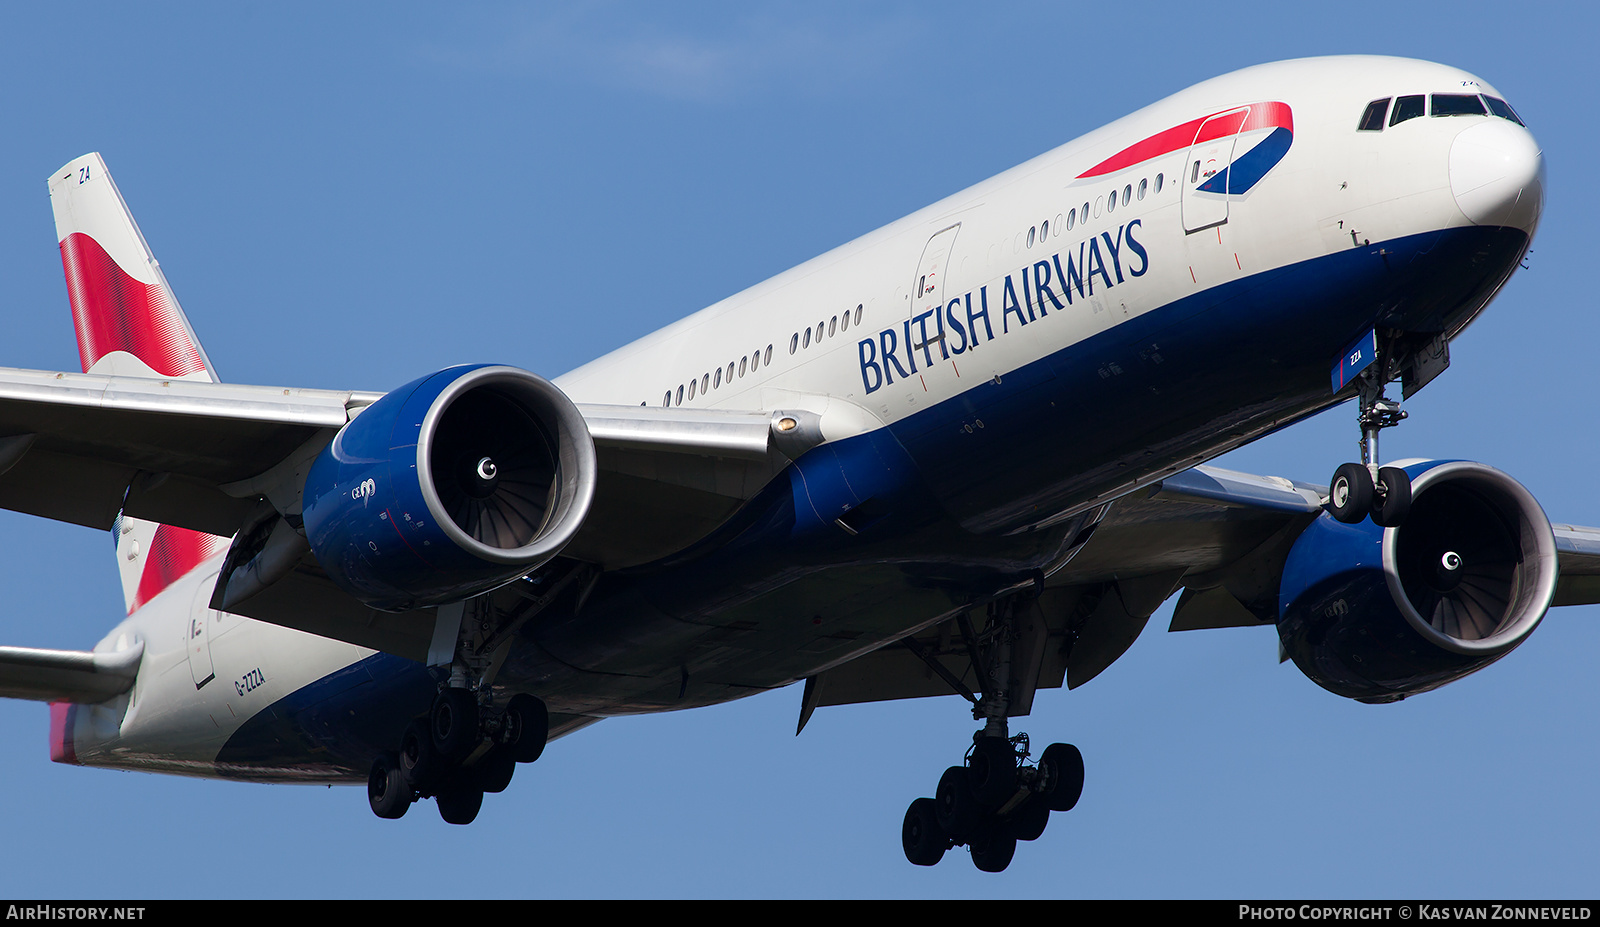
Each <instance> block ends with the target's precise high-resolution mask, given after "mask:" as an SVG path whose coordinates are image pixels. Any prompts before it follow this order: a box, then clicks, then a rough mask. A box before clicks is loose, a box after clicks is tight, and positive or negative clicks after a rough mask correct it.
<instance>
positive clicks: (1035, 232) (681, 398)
mask: <svg viewBox="0 0 1600 927" xmlns="http://www.w3.org/2000/svg"><path fill="white" fill-rule="evenodd" d="M1435 96H1441V94H1435ZM1379 102H1381V103H1383V104H1384V105H1385V106H1387V105H1388V103H1389V101H1388V100H1381V101H1379ZM1374 105H1376V104H1374ZM1502 105H1504V104H1502ZM1508 109H1509V108H1508ZM1512 118H1515V117H1512ZM1380 120H1381V114H1380ZM1165 185H1166V175H1165V174H1157V175H1156V178H1155V189H1154V190H1151V188H1150V178H1148V177H1145V178H1142V179H1141V180H1140V181H1139V186H1138V188H1137V190H1136V189H1135V188H1134V186H1133V184H1131V183H1130V184H1125V185H1124V186H1123V188H1122V189H1121V190H1120V191H1118V190H1116V189H1112V191H1111V192H1110V193H1109V194H1108V195H1107V196H1106V198H1105V200H1104V203H1105V208H1106V212H1107V213H1111V212H1115V211H1116V208H1117V200H1118V199H1121V201H1122V205H1123V206H1127V205H1128V204H1129V203H1130V202H1132V201H1133V200H1134V199H1135V198H1138V199H1141V200H1142V199H1144V198H1145V195H1146V194H1147V193H1152V194H1154V193H1160V192H1161V189H1162V187H1163V186H1165ZM1100 203H1101V201H1099V200H1097V201H1096V202H1095V207H1096V209H1097V210H1098V208H1099V206H1100ZM1080 216H1081V218H1080ZM1080 221H1082V222H1087V221H1089V204H1088V203H1084V204H1083V205H1082V206H1077V207H1073V208H1072V209H1070V210H1068V211H1067V216H1066V220H1065V227H1064V228H1065V230H1070V229H1071V228H1072V227H1073V226H1074V225H1077V224H1078V223H1079V222H1080ZM1062 222H1063V220H1062V218H1061V216H1059V215H1058V216H1056V229H1057V231H1056V234H1057V235H1059V234H1061V233H1062V231H1063V225H1062ZM1048 237H1050V220H1048V219H1046V220H1045V221H1043V222H1041V223H1039V224H1038V225H1036V226H1033V227H1032V228H1030V229H1028V247H1029V248H1032V247H1033V243H1034V242H1035V241H1040V242H1043V241H1044V240H1045V239H1046V238H1048ZM920 285H921V286H926V285H927V278H926V277H924V278H923V280H922V282H921V284H920ZM862 310H863V305H862V304H860V303H857V304H856V308H855V310H854V311H853V312H852V311H851V310H846V311H845V312H843V313H841V314H839V315H836V316H834V317H833V318H831V319H828V320H827V321H823V322H818V323H817V324H816V327H815V328H812V327H809V326H808V327H807V328H806V329H805V330H803V331H798V332H795V333H794V334H792V335H790V336H789V353H790V354H795V353H798V352H799V351H802V350H804V349H806V348H809V347H811V344H812V342H816V343H817V344H821V343H822V339H823V337H824V336H826V337H830V338H831V337H833V336H834V335H836V334H838V333H840V332H844V331H848V330H849V329H850V326H851V324H852V323H854V324H856V325H860V324H861V313H862ZM852 316H853V318H852ZM763 361H764V362H765V363H768V364H770V363H772V345H770V344H769V345H767V349H766V352H765V355H763V352H761V351H759V350H758V351H756V352H755V353H753V354H751V355H749V356H748V357H741V358H739V360H738V362H737V363H738V372H737V374H735V370H734V362H732V361H730V362H729V363H728V368H727V371H728V372H727V375H726V376H724V375H723V372H722V368H721V367H718V368H717V369H716V371H714V372H712V373H707V374H703V375H702V376H701V377H700V378H699V379H698V380H690V381H689V382H688V384H686V385H680V386H679V387H678V389H677V394H676V395H674V394H673V391H672V390H667V393H666V395H665V396H663V397H662V398H661V404H662V405H663V406H672V405H680V406H681V405H683V404H684V403H685V402H687V401H689V400H691V399H693V398H694V397H695V393H696V387H697V386H698V391H699V393H700V394H702V395H704V394H705V393H709V392H711V391H712V390H714V389H717V388H719V387H721V386H722V382H723V380H727V382H729V383H732V382H733V380H734V377H735V376H736V375H737V376H739V377H743V376H744V375H745V372H746V370H748V371H750V372H752V373H753V372H755V370H756V369H757V368H759V367H760V366H761V364H762V363H763ZM747 362H748V364H747Z"/></svg>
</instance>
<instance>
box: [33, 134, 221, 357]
mask: <svg viewBox="0 0 1600 927" xmlns="http://www.w3.org/2000/svg"><path fill="white" fill-rule="evenodd" d="M50 205H51V208H52V209H54V210H55V215H56V239H57V241H59V242H60V244H61V266H62V268H63V269H64V270H65V271H66V274H67V296H68V298H69V299H70V300H71V302H72V321H73V324H74V325H75V326H76V327H77V331H78V354H79V356H80V358H81V359H82V361H83V369H84V371H85V372H90V371H92V372H94V373H105V374H113V375H122V376H148V377H161V378H163V379H185V380H211V381H215V380H216V377H215V376H213V375H212V372H211V363H210V361H209V360H207V358H206V355H205V351H204V350H203V349H202V348H201V347H200V341H199V339H197V338H196V337H195V336H194V330H193V329H191V328H190V327H189V320H188V319H187V318H185V317H184V314H183V309H182V308H181V307H180V306H179V305H178V299H177V297H176V296H174V295H173V293H172V288H171V287H170V286H168V285H167V280H166V277H165V276H163V275H162V273H161V265H160V264H158V263H157V262H156V259H155V255H154V254H152V253H151V251H150V246H149V245H148V244H146V242H145V240H144V235H143V234H142V233H141V232H140V231H139V225H138V223H136V222H134V221H133V214H132V213H130V212H129V211H128V206H127V204H126V203H124V202H123V200H122V193H121V192H120V191H118V190H117V185H116V183H115V182H114V181H113V180H112V179H111V173H110V172H109V171H107V170H106V164H105V161H103V160H101V158H100V155H99V154H98V153H91V154H86V155H84V156H83V157H81V158H77V159H75V160H73V161H69V162H67V164H66V165H64V166H63V167H62V168H61V169H60V170H58V171H56V172H55V173H54V174H52V175H51V176H50Z"/></svg>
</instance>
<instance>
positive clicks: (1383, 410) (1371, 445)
mask: <svg viewBox="0 0 1600 927" xmlns="http://www.w3.org/2000/svg"><path fill="white" fill-rule="evenodd" d="M1386 379H1387V363H1386V361H1385V360H1384V358H1382V357H1380V358H1379V359H1378V360H1377V361H1376V362H1375V363H1373V364H1372V365H1371V366H1369V367H1367V368H1366V369H1365V370H1363V371H1362V372H1361V374H1360V378H1359V379H1358V380H1357V384H1356V386H1357V390H1358V395H1359V396H1360V412H1359V413H1358V414H1357V415H1356V421H1357V423H1358V424H1360V426H1361V462H1360V463H1358V464H1357V463H1346V464H1340V465H1339V469H1337V470H1335V471H1334V472H1333V479H1332V480H1331V481H1330V482H1329V484H1328V513H1329V514H1331V515H1332V516H1333V517H1334V518H1336V519H1338V520H1339V521H1342V522H1344V523H1345V524H1347V525H1354V524H1358V523H1360V521H1361V520H1362V519H1364V518H1366V517H1367V516H1369V515H1370V516H1371V517H1372V521H1373V524H1376V525H1378V526H1379V527H1383V528H1398V527H1399V526H1400V524H1401V523H1402V522H1404V521H1405V518H1406V514H1407V513H1408V512H1410V511H1411V477H1409V476H1407V475H1406V472H1405V471H1404V470H1402V469H1400V468H1399V467H1380V466H1379V465H1378V432H1379V431H1381V430H1382V429H1384V428H1392V427H1394V426H1395V425H1398V424H1400V423H1401V422H1402V421H1404V420H1405V418H1406V413H1405V411H1404V410H1402V409H1401V408H1400V403H1398V402H1396V401H1394V400H1392V399H1389V398H1388V397H1386V396H1385V395H1384V382H1385V380H1386Z"/></svg>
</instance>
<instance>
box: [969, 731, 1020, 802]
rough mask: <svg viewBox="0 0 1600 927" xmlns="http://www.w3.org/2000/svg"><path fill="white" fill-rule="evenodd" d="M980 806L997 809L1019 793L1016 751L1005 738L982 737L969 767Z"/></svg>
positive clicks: (974, 747)
mask: <svg viewBox="0 0 1600 927" xmlns="http://www.w3.org/2000/svg"><path fill="white" fill-rule="evenodd" d="M967 776H968V782H970V783H971V785H972V794H973V795H974V796H976V797H977V799H978V804H980V805H982V806H983V807H985V808H998V807H1000V806H1001V805H1003V804H1005V803H1006V801H1007V800H1008V799H1009V798H1011V796H1012V795H1014V794H1016V791H1017V751H1016V749H1015V748H1013V747H1012V746H1011V742H1010V741H1009V740H1006V739H1005V738H1004V737H980V738H978V742H977V743H976V744H975V745H974V746H973V748H972V761H971V763H970V765H968V766H967Z"/></svg>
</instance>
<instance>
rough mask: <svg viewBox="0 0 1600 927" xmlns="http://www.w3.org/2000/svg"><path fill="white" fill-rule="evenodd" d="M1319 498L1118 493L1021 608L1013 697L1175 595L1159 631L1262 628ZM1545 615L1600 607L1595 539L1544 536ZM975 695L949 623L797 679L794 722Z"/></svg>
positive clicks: (1214, 480)
mask: <svg viewBox="0 0 1600 927" xmlns="http://www.w3.org/2000/svg"><path fill="white" fill-rule="evenodd" d="M1325 494H1326V489H1325V488H1324V487H1318V486H1313V485H1311V484H1307V483H1296V482H1291V481H1289V480H1286V479H1282V478H1280V477H1271V476H1255V475H1252V474H1247V473H1237V472H1234V471H1229V470H1222V469H1219V468H1214V467H1205V466H1201V467H1196V468H1194V469H1192V470H1189V471H1186V472H1184V473H1180V474H1177V475H1175V476H1172V477H1169V478H1167V479H1166V480H1164V481H1163V482H1161V483H1159V484H1155V485H1153V486H1150V487H1148V488H1145V489H1141V490H1138V491H1137V492H1135V493H1132V494H1129V495H1127V496H1123V497H1122V498H1121V499H1118V500H1117V501H1116V502H1114V503H1112V505H1111V508H1110V509H1109V511H1108V512H1107V513H1106V515H1105V517H1104V518H1103V519H1102V520H1101V522H1100V524H1099V525H1098V527H1096V529H1095V531H1094V535H1093V537H1092V538H1091V539H1090V540H1089V542H1088V543H1087V544H1085V545H1084V547H1083V549H1082V550H1081V551H1080V552H1079V553H1078V554H1077V555H1076V556H1075V557H1074V558H1073V559H1072V560H1070V561H1069V562H1068V563H1067V565H1066V566H1065V567H1063V568H1062V569H1061V570H1060V571H1058V572H1057V573H1055V574H1053V575H1052V576H1051V577H1050V578H1049V579H1048V580H1047V582H1046V584H1045V587H1044V589H1043V591H1042V592H1041V593H1040V595H1039V596H1038V598H1037V599H1036V600H1035V601H1034V602H1033V603H1031V604H1030V605H1029V606H1028V613H1027V614H1026V615H1025V616H1024V620H1023V621H1022V622H1021V627H1022V628H1023V631H1022V633H1021V636H1020V639H1019V640H1018V641H1017V642H1016V643H1015V644H1014V647H1015V648H1016V649H1015V650H1014V651H1013V657H1012V666H1013V675H1014V678H1013V684H1014V686H1013V691H1014V692H1018V693H1021V701H1022V703H1023V704H1022V705H1020V706H1019V708H1020V711H1016V712H1014V713H1017V714H1026V713H1027V707H1028V704H1029V703H1031V700H1032V698H1033V693H1034V691H1035V690H1036V689H1041V688H1056V687H1060V686H1061V685H1063V684H1065V685H1066V686H1067V687H1068V688H1076V687H1077V686H1080V685H1083V684H1084V683H1086V682H1088V681H1089V680H1091V679H1093V678H1094V677H1095V676H1096V675H1098V674H1099V673H1100V672H1101V671H1103V670H1104V669H1106V667H1108V666H1110V665H1111V663H1112V662H1113V661H1115V660H1116V659H1117V658H1118V657H1120V656H1121V655H1122V654H1123V653H1124V652H1126V651H1127V649H1128V648H1129V647H1131V646H1132V645H1133V642H1134V640H1136V639H1137V638H1138V636H1139V634H1140V632H1142V631H1143V630H1144V627H1145V625H1146V623H1147V622H1148V620H1149V617H1150V615H1152V614H1153V613H1154V612H1155V611H1156V609H1157V608H1158V607H1160V605H1161V604H1162V603H1163V602H1164V601H1165V600H1166V599H1167V598H1169V597H1170V596H1171V595H1172V594H1174V593H1179V592H1180V590H1181V593H1180V594H1179V599H1178V604H1177V608H1176V609H1175V610H1174V613H1173V617H1172V622H1171V624H1170V626H1169V627H1168V630H1170V631H1190V630H1201V629H1207V628H1227V627H1259V626H1269V625H1273V624H1274V623H1275V622H1276V620H1277V616H1278V591H1279V581H1280V579H1281V577H1282V573H1283V568H1284V563H1285V560H1286V559H1287V557H1288V554H1289V549H1290V547H1291V546H1293V544H1294V542H1295V540H1296V539H1297V538H1298V537H1299V536H1300V533H1301V532H1302V531H1303V530H1304V529H1305V527H1306V526H1307V525H1309V524H1310V523H1311V522H1312V521H1313V520H1315V519H1316V518H1317V517H1318V516H1319V515H1321V514H1322V507H1323V504H1324V502H1325ZM1551 528H1552V530H1553V533H1554V536H1555V546H1556V551H1557V554H1558V559H1559V576H1560V578H1559V580H1558V582H1557V584H1556V593H1555V599H1554V602H1553V604H1554V605H1585V604H1593V603H1597V602H1600V528H1587V527H1580V526H1575V525H1566V524H1553V525H1551ZM963 689H965V690H966V693H968V694H969V696H968V697H970V694H971V693H977V692H979V691H981V687H980V684H979V681H978V673H977V670H976V668H975V667H974V666H973V664H972V661H971V659H970V657H969V649H968V648H967V646H966V643H965V641H964V640H963V639H962V629H961V628H960V626H959V624H958V623H957V622H953V621H946V622H944V623H942V624H939V625H936V626H933V627H931V628H927V629H924V630H923V631H921V632H919V633H918V634H915V635H913V636H911V637H909V638H906V639H904V640H902V641H898V642H896V643H894V644H890V645H888V646H886V647H883V648H880V649H879V650H876V651H874V652H872V653H869V654H866V655H864V656H862V657H859V658H857V659H855V660H853V661H851V662H849V663H846V664H844V665H842V666H838V667H835V668H833V669H831V670H828V671H826V672H824V673H822V674H820V675H818V676H816V677H813V678H812V679H811V680H808V681H807V689H806V694H805V697H804V702H803V707H802V716H801V717H802V721H801V724H802V725H803V724H804V723H805V719H806V718H808V717H809V716H810V712H811V710H813V709H815V708H817V707H820V706H826V705H844V704H851V703H857V702H872V701H883V700H889V699H901V698H919V697H924V696H936V695H950V694H953V693H956V694H961V693H962V690H963Z"/></svg>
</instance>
